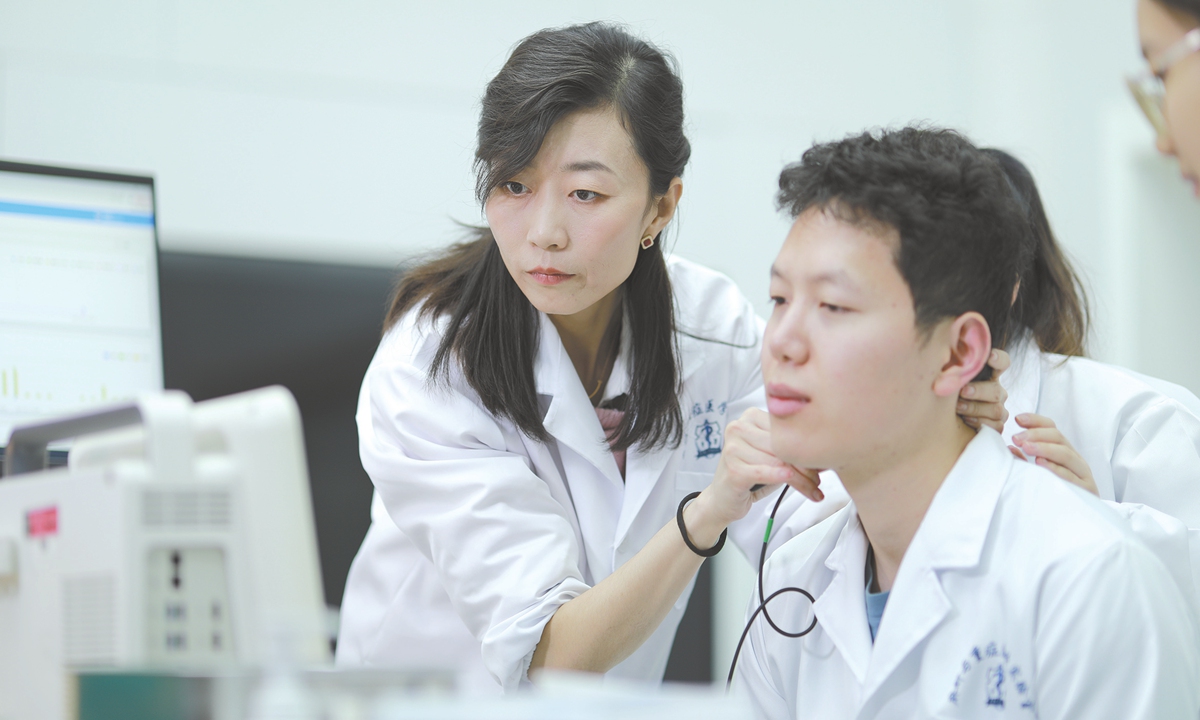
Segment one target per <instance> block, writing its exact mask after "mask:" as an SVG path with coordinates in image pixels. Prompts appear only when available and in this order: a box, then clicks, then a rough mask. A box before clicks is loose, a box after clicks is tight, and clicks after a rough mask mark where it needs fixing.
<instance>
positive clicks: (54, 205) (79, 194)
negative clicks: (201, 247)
mask: <svg viewBox="0 0 1200 720" xmlns="http://www.w3.org/2000/svg"><path fill="white" fill-rule="evenodd" d="M154 208H155V205H154V180H153V179H152V178H149V177H139V176H133V175H119V174H115V173H106V172H95V171H88V170H72V169H66V168H56V167H45V166H40V165H29V164H25V163H15V162H4V161H0V447H2V446H3V445H5V444H6V443H7V442H8V436H9V434H10V433H11V431H12V429H13V427H14V426H17V425H22V424H25V423H29V422H34V421H38V420H43V419H46V418H50V417H56V416H61V415H66V414H72V413H77V412H83V411H86V410H89V409H91V408H94V407H96V406H100V405H107V404H111V403H115V402H122V401H128V400H130V399H132V398H134V397H135V396H137V395H138V394H139V393H142V392H146V391H157V390H162V388H163V371H162V331H161V327H160V324H159V299H158V238H157V226H156V219H155V210H154Z"/></svg>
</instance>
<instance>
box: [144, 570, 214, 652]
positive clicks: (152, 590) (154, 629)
mask: <svg viewBox="0 0 1200 720" xmlns="http://www.w3.org/2000/svg"><path fill="white" fill-rule="evenodd" d="M146 562H147V568H146V576H145V577H146V582H147V584H148V586H147V588H146V612H147V617H146V659H147V660H148V661H149V662H151V663H153V664H156V665H171V666H179V665H195V664H210V663H213V662H222V661H230V662H231V661H233V660H234V659H235V657H236V655H235V653H234V650H235V648H234V637H233V623H232V619H231V618H230V613H231V611H232V607H231V605H230V602H229V582H228V575H227V571H226V570H227V569H226V558H225V552H224V550H222V549H221V548H218V547H175V548H172V547H159V548H153V549H151V550H150V552H149V553H148V555H147V558H146Z"/></svg>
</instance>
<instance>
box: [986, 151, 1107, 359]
mask: <svg viewBox="0 0 1200 720" xmlns="http://www.w3.org/2000/svg"><path fill="white" fill-rule="evenodd" d="M984 152H985V153H987V154H988V155H991V156H992V157H993V158H995V159H996V162H998V163H1000V167H1002V168H1004V173H1005V174H1006V175H1007V176H1008V179H1009V181H1011V182H1012V185H1013V189H1014V190H1016V193H1017V199H1018V200H1019V201H1020V202H1021V206H1022V207H1023V208H1024V209H1025V210H1026V213H1027V217H1028V222H1029V232H1027V233H1025V234H1023V235H1022V236H1021V237H1022V239H1023V240H1024V241H1025V242H1028V243H1030V248H1029V251H1028V252H1029V254H1030V255H1031V256H1032V262H1030V263H1029V265H1028V267H1027V268H1026V270H1025V272H1024V273H1022V274H1021V287H1020V290H1018V291H1017V302H1016V304H1015V305H1014V306H1013V323H1014V324H1015V325H1016V326H1018V327H1022V328H1025V329H1028V330H1029V331H1030V332H1031V333H1033V338H1034V340H1036V341H1037V344H1038V347H1039V348H1041V349H1042V351H1043V352H1049V353H1058V354H1059V355H1076V356H1080V357H1082V356H1085V355H1087V336H1088V327H1089V324H1090V312H1089V310H1088V299H1087V293H1086V292H1085V291H1084V287H1083V282H1082V281H1081V280H1080V279H1079V275H1078V274H1077V273H1076V272H1075V269H1074V268H1073V267H1071V262H1070V260H1068V259H1067V256H1066V253H1064V252H1063V250H1062V248H1061V247H1059V245H1058V242H1057V241H1056V240H1055V239H1054V232H1053V231H1051V229H1050V219H1049V218H1048V217H1046V209H1045V207H1043V206H1042V197H1041V195H1040V194H1039V193H1038V189H1037V184H1036V183H1035V182H1034V180H1033V174H1032V173H1030V172H1029V168H1027V167H1025V165H1024V164H1023V163H1022V162H1021V161H1020V160H1018V159H1016V158H1015V157H1013V156H1012V155H1009V154H1008V153H1006V152H1004V151H1003V150H997V149H995V148H987V149H985V150H984Z"/></svg>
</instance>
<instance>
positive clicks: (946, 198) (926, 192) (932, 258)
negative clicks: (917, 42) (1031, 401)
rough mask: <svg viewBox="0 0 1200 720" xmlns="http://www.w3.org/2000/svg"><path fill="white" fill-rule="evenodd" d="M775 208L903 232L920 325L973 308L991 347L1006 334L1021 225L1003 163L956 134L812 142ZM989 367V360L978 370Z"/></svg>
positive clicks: (904, 133)
mask: <svg viewBox="0 0 1200 720" xmlns="http://www.w3.org/2000/svg"><path fill="white" fill-rule="evenodd" d="M777 201H778V203H779V207H780V209H786V210H787V211H789V212H790V213H791V215H792V217H797V216H799V215H800V214H801V213H803V212H805V211H806V210H808V209H810V208H818V209H820V210H821V211H823V212H828V213H831V214H832V215H833V216H834V217H836V218H838V219H839V220H841V221H843V222H848V223H852V224H855V225H860V226H864V227H867V228H868V229H878V228H880V227H883V228H890V229H895V230H896V231H897V232H898V233H899V235H900V245H899V249H898V250H897V252H896V267H897V268H898V269H899V270H900V274H901V275H902V276H903V277H904V280H905V281H906V282H907V283H908V288H909V291H910V292H911V293H912V296H913V309H914V310H915V312H916V323H917V327H918V328H920V329H922V330H929V329H931V328H932V327H933V326H934V325H936V324H937V323H938V322H940V321H942V320H943V319H945V318H951V317H957V316H958V315H961V314H963V313H965V312H970V311H975V312H978V313H980V314H981V315H983V317H984V319H986V320H987V323H988V327H989V328H990V329H991V333H992V347H1004V346H1005V343H1006V341H1007V340H1008V334H1009V316H1010V300H1011V298H1012V288H1013V283H1014V282H1015V281H1016V278H1017V277H1019V276H1020V274H1021V270H1022V269H1023V267H1024V266H1025V264H1027V262H1028V260H1027V257H1028V254H1029V243H1027V242H1020V243H1014V242H1012V238H1013V237H1016V236H1020V235H1021V234H1022V233H1026V232H1028V230H1027V224H1026V222H1025V215H1024V212H1023V211H1022V210H1021V208H1020V206H1019V205H1018V203H1017V201H1016V198H1015V197H1014V195H1013V193H1012V190H1011V189H1010V187H1009V185H1008V181H1007V180H1006V179H1005V177H1004V172H1003V171H1002V170H1001V169H1000V166H999V164H997V162H996V161H995V159H993V158H991V157H989V156H988V155H987V154H985V153H984V152H982V151H981V150H979V149H978V148H976V147H975V146H974V145H972V144H971V143H970V142H969V141H968V140H967V139H966V138H964V137H963V136H962V135H960V134H958V133H956V132H954V131H952V130H943V129H936V128H920V127H905V128H902V129H899V130H884V131H878V132H866V133H863V134H861V135H854V136H851V137H848V138H846V139H844V140H839V141H837V142H830V143H824V144H820V145H815V146H813V147H812V148H810V149H809V150H808V151H806V152H805V153H804V156H803V157H802V158H801V160H800V162H798V163H795V164H792V165H789V166H788V167H786V168H785V169H784V170H783V173H782V174H780V176H779V194H778V196H777ZM989 377H991V370H990V368H988V367H985V368H984V371H983V372H982V373H981V374H980V379H986V378H989Z"/></svg>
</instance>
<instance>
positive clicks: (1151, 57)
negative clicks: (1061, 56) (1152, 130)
mask: <svg viewBox="0 0 1200 720" xmlns="http://www.w3.org/2000/svg"><path fill="white" fill-rule="evenodd" d="M1137 18H1138V35H1139V38H1140V40H1141V43H1142V54H1143V55H1145V56H1146V59H1147V60H1148V61H1149V62H1150V63H1151V65H1153V64H1155V63H1156V62H1157V61H1158V60H1159V58H1161V57H1162V54H1163V52H1164V51H1166V49H1167V48H1169V47H1171V46H1172V45H1174V44H1175V43H1176V42H1178V41H1179V40H1180V39H1181V38H1182V37H1183V36H1184V34H1186V33H1187V31H1188V30H1191V29H1192V28H1193V27H1195V26H1196V24H1197V23H1196V22H1195V20H1192V19H1190V18H1188V17H1187V16H1186V15H1185V14H1183V13H1179V12H1176V11H1172V10H1168V9H1167V7H1166V6H1164V5H1162V4H1160V3H1158V2H1156V1H1155V0H1138V4H1137ZM1163 84H1164V86H1165V88H1166V102H1165V105H1164V107H1163V114H1164V115H1165V116H1166V119H1167V127H1168V128H1169V129H1170V132H1169V133H1168V134H1167V135H1165V136H1162V137H1159V139H1158V149H1159V151H1160V152H1162V153H1164V154H1166V155H1171V156H1173V157H1175V158H1177V159H1178V160H1179V169H1180V171H1181V172H1182V173H1183V177H1184V179H1186V180H1187V181H1188V182H1190V183H1191V184H1192V191H1193V192H1194V193H1196V195H1197V197H1200V53H1192V54H1190V55H1188V56H1187V57H1184V58H1183V59H1182V60H1180V61H1179V62H1177V63H1175V64H1174V65H1172V66H1171V68H1170V69H1169V70H1168V71H1167V73H1166V75H1165V77H1164V78H1163Z"/></svg>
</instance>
